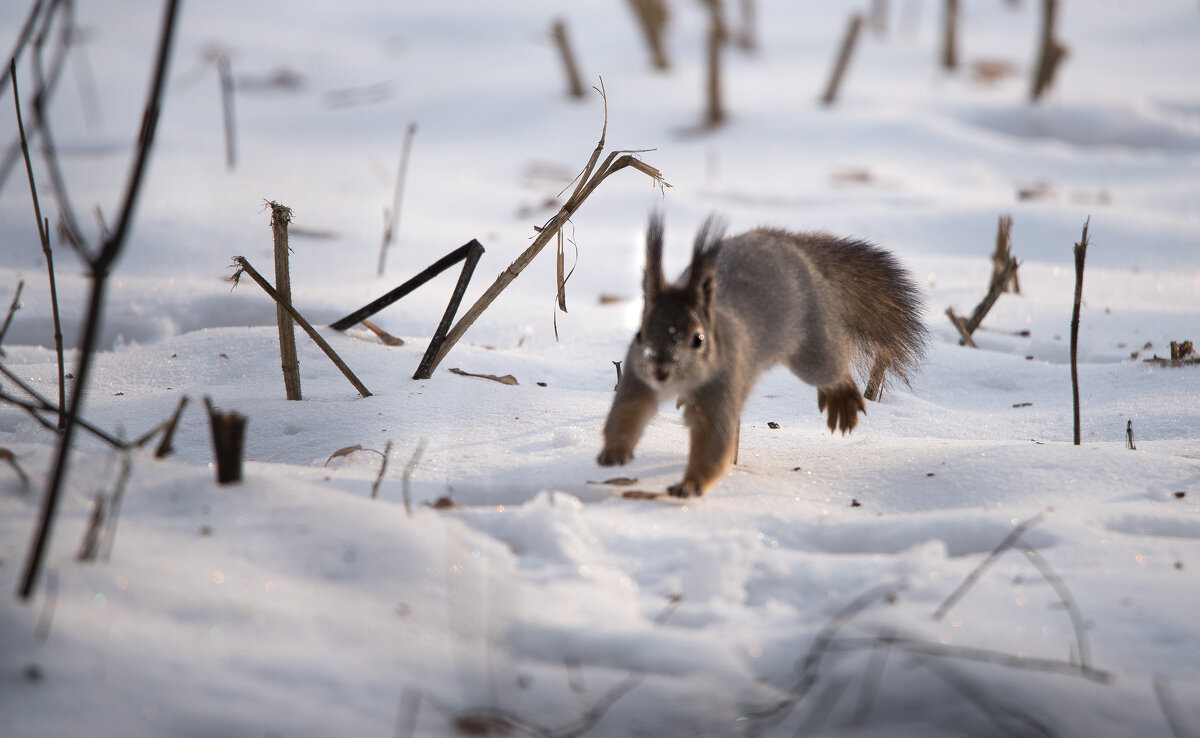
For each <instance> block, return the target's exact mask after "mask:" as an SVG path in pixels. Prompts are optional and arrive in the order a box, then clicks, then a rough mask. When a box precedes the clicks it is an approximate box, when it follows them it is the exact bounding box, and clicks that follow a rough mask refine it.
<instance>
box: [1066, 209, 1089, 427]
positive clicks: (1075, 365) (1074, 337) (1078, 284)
mask: <svg viewBox="0 0 1200 738" xmlns="http://www.w3.org/2000/svg"><path fill="white" fill-rule="evenodd" d="M1091 222H1092V219H1091V218H1090V217H1089V218H1088V219H1087V220H1086V221H1084V224H1083V238H1081V239H1080V240H1079V243H1077V244H1075V302H1074V307H1073V308H1072V310H1071V400H1072V408H1073V410H1074V421H1075V428H1074V430H1075V437H1074V438H1075V445H1076V446H1078V445H1079V306H1080V303H1082V302H1083V262H1084V259H1086V258H1087V247H1088V224H1090V223H1091Z"/></svg>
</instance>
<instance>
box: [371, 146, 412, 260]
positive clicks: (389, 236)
mask: <svg viewBox="0 0 1200 738" xmlns="http://www.w3.org/2000/svg"><path fill="white" fill-rule="evenodd" d="M416 132H417V124H416V123H409V124H408V129H407V130H405V132H404V146H403V148H401V149H400V165H399V166H398V167H397V168H396V189H395V190H393V191H392V207H391V208H390V209H388V208H384V211H383V240H382V242H381V243H380V244H379V268H378V269H376V270H375V275H376V276H378V277H382V276H383V265H384V261H385V259H386V258H387V250H388V247H389V246H391V245H392V241H395V240H396V231H397V230H398V229H399V227H400V204H401V202H402V201H403V199H404V180H405V177H407V175H408V156H409V152H411V151H412V141H413V136H414V135H415V134H416Z"/></svg>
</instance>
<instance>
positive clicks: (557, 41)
mask: <svg viewBox="0 0 1200 738" xmlns="http://www.w3.org/2000/svg"><path fill="white" fill-rule="evenodd" d="M550 35H551V36H552V37H553V38H554V45H555V46H557V47H558V54H559V57H561V58H562V63H563V71H564V72H566V75H567V94H568V95H570V96H571V97H573V98H576V99H580V98H582V97H583V96H584V94H585V90H584V89H583V80H582V79H580V77H579V65H578V64H576V63H575V54H574V53H572V51H571V41H570V39H568V38H567V24H566V22H564V21H562V20H556V21H554V25H553V26H552V27H551V29H550Z"/></svg>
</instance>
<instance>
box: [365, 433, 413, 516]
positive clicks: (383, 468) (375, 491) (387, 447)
mask: <svg viewBox="0 0 1200 738" xmlns="http://www.w3.org/2000/svg"><path fill="white" fill-rule="evenodd" d="M391 453H392V441H391V439H389V440H388V442H387V443H386V444H384V447H383V453H382V454H380V456H382V457H383V463H381V464H380V465H379V474H378V475H376V477H375V483H374V484H372V485H371V499H372V500H373V499H375V498H376V497H377V496H378V495H379V485H380V483H381V482H383V475H384V474H385V473H386V472H387V465H388V458H389V456H390V455H391ZM410 517H411V513H410Z"/></svg>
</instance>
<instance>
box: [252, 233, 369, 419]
mask: <svg viewBox="0 0 1200 738" xmlns="http://www.w3.org/2000/svg"><path fill="white" fill-rule="evenodd" d="M233 262H234V263H235V264H237V265H238V267H240V271H242V272H244V273H246V274H249V275H250V278H251V279H253V280H254V283H255V284H257V285H258V286H259V287H261V288H262V289H263V292H266V293H267V295H268V296H269V297H270V298H271V299H272V300H274V301H275V303H276V304H277V305H279V306H280V307H282V308H283V309H284V310H286V311H287V313H288V315H290V316H292V319H293V320H295V321H296V322H297V323H299V324H300V327H301V328H303V329H304V332H305V333H307V334H308V337H309V338H311V339H312V340H313V343H315V344H317V346H319V347H320V349H321V350H322V351H324V352H325V355H326V356H328V357H329V360H330V361H332V362H333V365H334V366H336V367H337V368H338V369H339V370H340V371H341V372H342V374H343V375H344V376H345V377H346V379H348V380H350V384H352V385H354V389H356V390H358V393H359V394H360V395H362V396H363V397H370V396H371V391H370V390H368V389H367V388H366V386H364V385H363V383H362V382H360V381H358V377H356V376H354V372H352V371H350V367H348V366H346V362H344V361H342V357H340V356H338V355H337V352H336V351H334V350H333V347H332V346H330V345H329V344H328V343H327V342H326V341H325V339H324V338H321V334H320V333H317V330H316V329H315V328H313V327H312V324H311V323H309V322H308V321H307V320H305V319H304V316H303V315H301V314H300V313H299V312H297V311H296V308H294V307H292V304H291V303H290V302H286V301H284V299H283V297H282V296H280V294H279V293H278V292H276V291H275V288H274V287H272V286H271V284H270V282H268V281H267V280H265V279H263V276H262V275H261V274H259V273H258V271H257V270H255V268H254V267H252V266H250V262H248V261H246V257H244V256H235V257H233ZM237 276H238V275H237V274H235V275H234V279H235V280H236V279H237Z"/></svg>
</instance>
